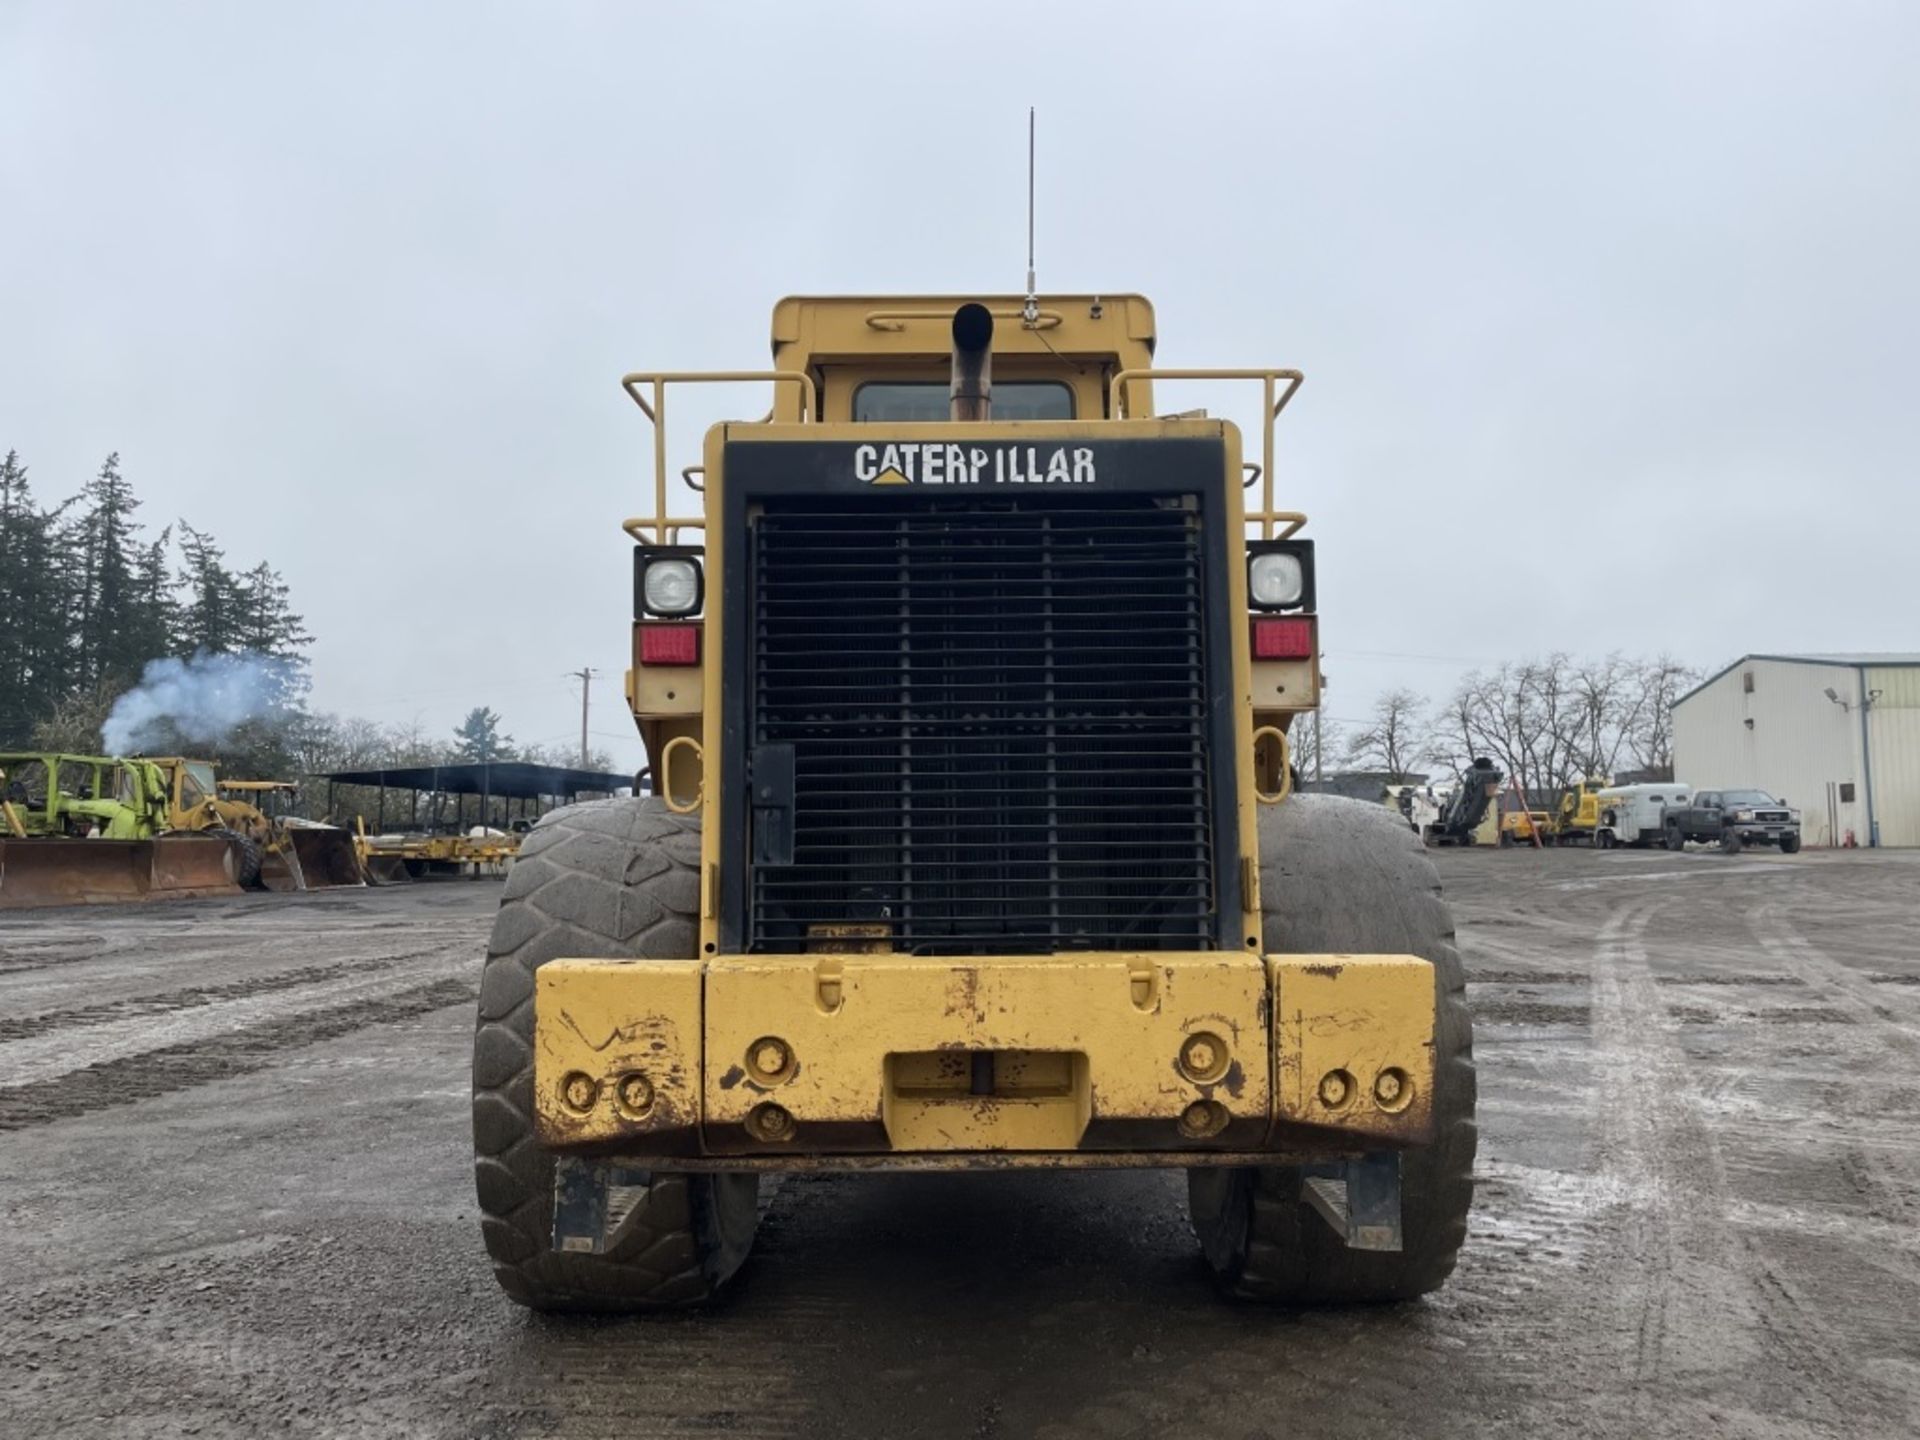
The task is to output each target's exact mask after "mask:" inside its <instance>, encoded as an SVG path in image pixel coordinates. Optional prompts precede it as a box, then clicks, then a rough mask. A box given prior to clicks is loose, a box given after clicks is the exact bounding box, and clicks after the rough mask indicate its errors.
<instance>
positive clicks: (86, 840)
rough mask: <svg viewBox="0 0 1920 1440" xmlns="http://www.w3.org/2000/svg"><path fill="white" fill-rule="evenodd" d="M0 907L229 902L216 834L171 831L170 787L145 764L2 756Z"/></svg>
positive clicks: (222, 846)
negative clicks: (212, 898)
mask: <svg viewBox="0 0 1920 1440" xmlns="http://www.w3.org/2000/svg"><path fill="white" fill-rule="evenodd" d="M0 772H4V774H5V776H6V779H5V781H4V782H0V784H3V786H4V794H5V797H6V798H5V815H4V819H5V831H4V833H3V834H0V909H27V908H35V907H39V906H44V905H90V904H99V903H106V902H111V901H120V900H145V899H149V898H160V897H172V898H185V897H193V896H205V895H235V894H238V893H239V892H240V888H241V886H240V881H239V863H240V862H239V857H238V854H237V852H236V851H235V849H234V847H233V846H232V845H230V844H229V843H228V841H227V840H226V839H225V837H223V836H216V835H196V834H176V833H170V830H171V827H170V825H169V813H168V808H167V794H168V792H167V782H166V777H165V775H164V773H163V772H162V771H161V769H160V767H159V766H157V765H155V764H153V763H152V762H151V761H146V760H129V759H120V758H114V757H109V756H103V755H66V754H59V753H54V752H33V753H27V752H22V753H14V754H8V755H0Z"/></svg>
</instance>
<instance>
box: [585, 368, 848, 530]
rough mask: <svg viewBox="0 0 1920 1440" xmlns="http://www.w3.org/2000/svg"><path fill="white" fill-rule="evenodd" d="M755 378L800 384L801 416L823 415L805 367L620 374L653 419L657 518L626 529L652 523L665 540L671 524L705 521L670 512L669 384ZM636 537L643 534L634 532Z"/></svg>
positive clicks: (635, 522)
mask: <svg viewBox="0 0 1920 1440" xmlns="http://www.w3.org/2000/svg"><path fill="white" fill-rule="evenodd" d="M754 380H771V381H773V382H774V384H776V385H778V384H782V383H785V384H791V385H798V386H799V387H800V418H801V419H802V420H814V419H817V418H819V399H818V396H817V395H816V393H815V391H814V387H813V377H812V376H811V375H808V374H807V373H805V372H804V371H801V370H656V371H647V370H636V371H634V372H633V374H631V375H622V376H621V377H620V388H621V389H622V390H625V391H626V392H627V395H628V397H629V398H630V399H632V401H633V403H634V404H636V405H638V406H639V407H640V412H641V414H643V415H645V416H646V417H647V419H648V420H650V421H652V422H653V519H652V520H651V521H648V520H644V519H638V518H636V519H634V520H629V521H627V522H626V523H625V524H623V525H622V526H621V528H622V529H623V530H625V531H626V532H627V533H628V534H629V535H633V534H634V527H635V526H636V525H651V526H653V527H655V528H657V530H658V531H659V534H660V538H661V540H662V542H663V543H664V542H665V539H666V532H667V530H668V528H669V527H680V528H686V527H688V526H698V525H700V524H702V522H700V521H697V520H692V521H690V520H673V519H670V518H669V517H668V515H667V422H666V414H667V386H669V385H712V384H721V385H725V384H734V383H745V382H750V381H754ZM642 385H645V386H648V387H649V388H650V390H651V392H652V401H651V403H649V401H648V398H647V396H645V395H642V394H641V393H640V387H641V386H642ZM634 538H635V539H639V538H640V537H639V536H638V535H634Z"/></svg>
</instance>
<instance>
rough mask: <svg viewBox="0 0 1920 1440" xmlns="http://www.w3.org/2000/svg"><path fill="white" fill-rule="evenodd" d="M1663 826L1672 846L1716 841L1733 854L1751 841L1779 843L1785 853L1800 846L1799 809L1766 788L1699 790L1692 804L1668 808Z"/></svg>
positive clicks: (1756, 842) (1672, 847)
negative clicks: (1691, 842) (1776, 797)
mask: <svg viewBox="0 0 1920 1440" xmlns="http://www.w3.org/2000/svg"><path fill="white" fill-rule="evenodd" d="M1662 827H1663V830H1664V832H1665V835H1666V841H1667V848H1668V849H1669V850H1684V849H1685V848H1686V845H1687V842H1688V841H1689V840H1706V841H1717V842H1718V843H1719V846H1720V848H1721V849H1722V850H1725V851H1726V852H1727V853H1728V854H1730V855H1733V854H1738V853H1739V852H1740V851H1741V850H1743V849H1745V848H1746V847H1747V846H1749V845H1778V846H1779V847H1780V851H1781V853H1782V854H1785V855H1791V854H1793V852H1794V851H1796V850H1798V849H1799V848H1800V812H1799V811H1798V810H1794V809H1790V808H1789V807H1788V805H1787V803H1786V802H1785V801H1784V800H1776V799H1774V798H1773V796H1771V795H1769V794H1767V792H1766V791H1764V790H1696V791H1694V792H1693V803H1692V804H1691V805H1681V806H1672V807H1669V808H1668V810H1667V812H1666V814H1665V815H1664V816H1663V817H1662Z"/></svg>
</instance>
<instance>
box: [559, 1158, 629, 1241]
mask: <svg viewBox="0 0 1920 1440" xmlns="http://www.w3.org/2000/svg"><path fill="white" fill-rule="evenodd" d="M652 1185H653V1172H652V1171H651V1170H639V1169H635V1168H633V1167H632V1166H628V1165H619V1164H613V1163H610V1162H603V1161H598V1160H581V1159H578V1158H577V1157H574V1156H571V1155H563V1156H561V1157H560V1158H559V1159H558V1160H556V1161H555V1162H554V1166H553V1248H554V1249H555V1250H558V1251H561V1252H562V1253H564V1254H568V1255H618V1253H619V1251H620V1246H621V1243H622V1241H623V1240H624V1239H625V1238H626V1235H627V1234H628V1233H629V1232H630V1231H631V1230H632V1228H633V1227H632V1226H631V1225H630V1224H629V1223H628V1222H629V1221H630V1220H631V1219H632V1218H633V1216H634V1214H635V1212H636V1211H638V1210H639V1208H640V1202H641V1201H643V1200H645V1199H646V1198H647V1191H648V1190H649V1189H650V1188H651V1187H652Z"/></svg>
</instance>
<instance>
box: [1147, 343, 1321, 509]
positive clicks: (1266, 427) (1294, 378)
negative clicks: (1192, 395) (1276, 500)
mask: <svg viewBox="0 0 1920 1440" xmlns="http://www.w3.org/2000/svg"><path fill="white" fill-rule="evenodd" d="M1306 378H1307V377H1306V376H1305V375H1304V374H1302V373H1301V372H1300V371H1298V370H1266V369H1251V370H1247V369H1214V368H1202V369H1190V370H1161V369H1155V368H1143V369H1139V370H1122V371H1121V372H1120V373H1119V374H1118V375H1115V376H1114V377H1113V418H1114V419H1116V420H1124V419H1126V418H1127V386H1128V385H1129V384H1131V383H1132V382H1133V381H1135V380H1258V381H1259V382H1260V384H1261V389H1262V394H1263V396H1264V403H1263V404H1262V405H1261V409H1260V416H1261V426H1260V429H1261V445H1260V464H1259V466H1258V469H1257V471H1256V473H1254V474H1252V475H1250V476H1248V477H1247V484H1248V486H1249V487H1251V486H1252V485H1253V483H1254V482H1255V481H1256V480H1257V481H1258V482H1259V483H1260V508H1259V509H1257V510H1249V511H1248V512H1247V515H1246V518H1247V519H1248V520H1249V521H1253V522H1256V523H1258V524H1259V526H1260V538H1261V539H1263V540H1273V539H1279V540H1285V539H1286V538H1287V537H1288V536H1290V535H1293V534H1296V533H1297V532H1298V531H1299V530H1300V527H1301V526H1303V525H1305V524H1306V523H1307V517H1306V516H1305V515H1302V514H1301V513H1300V512H1299V511H1298V510H1276V509H1274V508H1273V422H1274V421H1275V420H1278V419H1279V418H1280V412H1281V411H1282V410H1284V409H1286V408H1287V402H1288V401H1289V400H1291V399H1293V392H1294V391H1296V390H1298V389H1299V388H1300V385H1301V382H1302V381H1304V380H1305V379H1306ZM1282 381H1284V382H1286V388H1285V389H1284V390H1283V389H1280V388H1279V387H1280V383H1281V382H1282ZM1249 468H1250V469H1251V468H1253V467H1252V466H1251V465H1249ZM1275 525H1284V526H1285V527H1286V528H1285V529H1284V530H1282V531H1281V532H1280V533H1279V535H1277V536H1276V535H1275V534H1274V533H1273V527H1274V526H1275Z"/></svg>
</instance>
